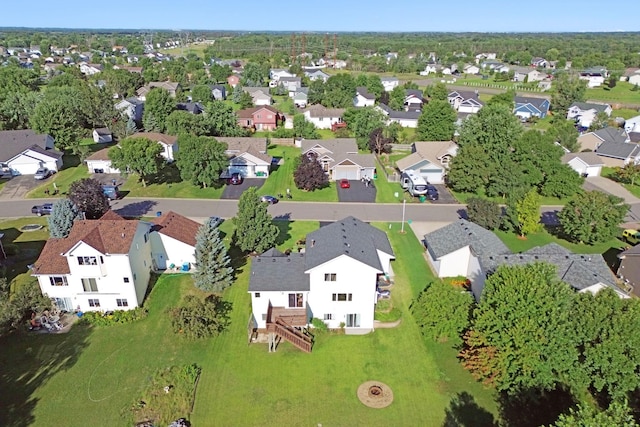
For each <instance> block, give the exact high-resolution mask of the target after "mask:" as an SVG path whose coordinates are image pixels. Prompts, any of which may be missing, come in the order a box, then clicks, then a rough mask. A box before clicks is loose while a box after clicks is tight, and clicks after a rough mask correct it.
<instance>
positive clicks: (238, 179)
mask: <svg viewBox="0 0 640 427" xmlns="http://www.w3.org/2000/svg"><path fill="white" fill-rule="evenodd" d="M242 181H243V179H242V175H240V174H239V173H237V172H236V173H232V174H231V176H230V177H229V179H228V180H227V182H228V183H229V184H231V185H240V184H242Z"/></svg>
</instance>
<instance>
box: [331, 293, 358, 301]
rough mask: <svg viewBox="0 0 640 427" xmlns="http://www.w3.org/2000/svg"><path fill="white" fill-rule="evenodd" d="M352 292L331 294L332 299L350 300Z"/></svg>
mask: <svg viewBox="0 0 640 427" xmlns="http://www.w3.org/2000/svg"><path fill="white" fill-rule="evenodd" d="M352 297H353V294H333V295H332V296H331V299H332V301H351V300H352Z"/></svg>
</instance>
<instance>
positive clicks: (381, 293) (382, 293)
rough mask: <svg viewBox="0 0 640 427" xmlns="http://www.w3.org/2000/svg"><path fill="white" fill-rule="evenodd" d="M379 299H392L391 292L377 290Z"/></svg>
mask: <svg viewBox="0 0 640 427" xmlns="http://www.w3.org/2000/svg"><path fill="white" fill-rule="evenodd" d="M376 293H377V294H378V298H391V291H390V290H389V289H380V288H378V289H376Z"/></svg>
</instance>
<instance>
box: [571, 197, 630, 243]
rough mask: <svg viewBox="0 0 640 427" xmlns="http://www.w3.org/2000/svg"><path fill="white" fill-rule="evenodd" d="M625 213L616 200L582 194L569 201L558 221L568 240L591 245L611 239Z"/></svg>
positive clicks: (620, 203)
mask: <svg viewBox="0 0 640 427" xmlns="http://www.w3.org/2000/svg"><path fill="white" fill-rule="evenodd" d="M628 210H629V206H628V205H626V204H624V203H623V200H622V199H621V198H620V197H616V196H612V195H609V194H605V193H603V192H601V191H583V192H580V193H577V194H576V195H574V196H573V198H571V200H569V202H568V203H567V204H566V205H565V207H564V208H563V209H562V210H561V211H560V213H559V214H558V220H559V221H560V225H562V229H563V231H564V233H565V234H566V235H567V236H568V237H569V238H570V239H571V240H573V241H576V242H580V243H586V244H589V245H593V244H595V243H600V242H606V241H607V240H609V239H612V238H613V237H615V236H616V235H617V234H618V232H619V229H618V226H619V225H620V224H621V223H622V222H623V221H624V217H625V215H626V214H627V211H628Z"/></svg>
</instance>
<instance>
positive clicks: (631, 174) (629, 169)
mask: <svg viewBox="0 0 640 427" xmlns="http://www.w3.org/2000/svg"><path fill="white" fill-rule="evenodd" d="M615 177H616V179H617V180H618V181H620V182H624V183H626V184H631V185H635V183H636V180H637V179H639V178H640V165H636V164H635V163H627V164H626V165H624V167H621V168H616V171H615Z"/></svg>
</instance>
